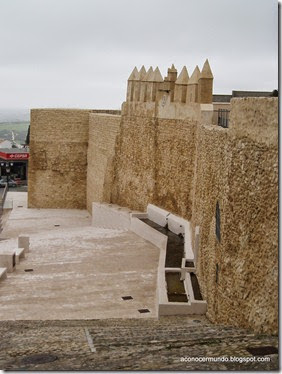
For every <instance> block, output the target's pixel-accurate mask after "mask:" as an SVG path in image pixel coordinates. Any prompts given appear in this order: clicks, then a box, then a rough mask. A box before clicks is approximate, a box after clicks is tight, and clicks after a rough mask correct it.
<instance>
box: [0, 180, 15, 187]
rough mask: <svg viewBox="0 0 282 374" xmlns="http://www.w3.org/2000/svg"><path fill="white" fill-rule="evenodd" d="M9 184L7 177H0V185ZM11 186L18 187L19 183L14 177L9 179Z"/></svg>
mask: <svg viewBox="0 0 282 374" xmlns="http://www.w3.org/2000/svg"><path fill="white" fill-rule="evenodd" d="M6 184H7V179H0V187H5V186H6ZM8 186H9V187H17V183H16V182H15V181H14V180H13V179H9V182H8Z"/></svg>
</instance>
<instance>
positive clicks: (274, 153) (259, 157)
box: [192, 98, 278, 333]
mask: <svg viewBox="0 0 282 374" xmlns="http://www.w3.org/2000/svg"><path fill="white" fill-rule="evenodd" d="M277 104H278V100H277V99H272V98H271V99H270V98H269V99H268V98H267V99H265V98H261V99H253V98H245V99H233V100H232V104H231V118H230V128H229V129H221V128H219V127H216V126H200V128H199V131H198V134H197V136H198V139H197V152H196V168H195V171H196V173H195V188H194V197H193V213H192V227H193V229H195V227H196V226H200V246H199V250H198V262H197V274H198V276H199V280H200V285H201V289H202V291H203V294H204V296H205V298H206V299H207V301H208V316H209V318H210V319H211V320H212V321H214V322H219V323H228V324H232V325H237V326H243V327H250V328H253V329H254V330H256V331H260V332H272V333H274V332H277V329H278V130H277V129H278V117H277V113H278V107H277ZM217 202H218V203H219V207H220V231H221V233H220V234H221V235H220V241H219V240H218V239H217V237H216V222H215V220H216V218H215V216H216V203H217Z"/></svg>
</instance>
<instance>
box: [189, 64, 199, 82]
mask: <svg viewBox="0 0 282 374" xmlns="http://www.w3.org/2000/svg"><path fill="white" fill-rule="evenodd" d="M200 74H201V72H200V69H199V66H198V65H197V66H196V67H195V69H194V71H193V74H192V75H191V78H190V79H189V81H188V84H197V83H198V80H199V78H200Z"/></svg>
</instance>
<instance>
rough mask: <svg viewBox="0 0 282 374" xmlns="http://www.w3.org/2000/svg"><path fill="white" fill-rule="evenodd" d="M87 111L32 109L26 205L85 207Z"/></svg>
mask: <svg viewBox="0 0 282 374" xmlns="http://www.w3.org/2000/svg"><path fill="white" fill-rule="evenodd" d="M88 123H89V110H75V109H74V110H72V109H33V110H31V121H30V159H29V175H28V178H29V189H28V206H29V207H30V208H77V209H85V207H86V164H87V146H88Z"/></svg>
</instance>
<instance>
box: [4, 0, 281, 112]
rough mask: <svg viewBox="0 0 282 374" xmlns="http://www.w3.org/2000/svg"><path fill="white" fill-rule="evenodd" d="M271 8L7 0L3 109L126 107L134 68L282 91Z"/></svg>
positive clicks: (258, 3) (191, 2) (192, 0)
mask: <svg viewBox="0 0 282 374" xmlns="http://www.w3.org/2000/svg"><path fill="white" fill-rule="evenodd" d="M277 13H278V3H277V1H274V0H0V109H1V108H37V107H73V108H76V107H80V108H113V109H118V108H120V105H121V103H122V102H123V101H124V100H125V95H126V85H127V78H128V76H129V75H130V73H131V71H132V69H133V68H134V66H135V65H136V66H137V68H138V69H140V68H141V66H142V65H143V64H144V65H145V67H146V69H148V68H149V67H150V65H152V66H153V67H154V68H155V67H156V66H159V68H160V71H161V73H162V75H163V76H164V75H166V71H167V68H168V67H169V66H170V65H171V64H172V63H174V64H175V66H176V68H177V69H178V71H179V72H180V70H181V69H182V66H183V65H186V66H187V69H188V72H189V74H190V75H191V74H192V72H193V70H194V68H195V66H196V64H198V65H199V67H200V69H201V68H202V66H203V63H204V61H205V59H206V58H208V59H209V61H210V65H211V68H212V71H213V74H214V93H218V94H219V93H231V91H232V89H235V90H267V91H272V90H273V89H274V88H277V86H278V83H277V66H278V63H277V58H278V57H277V56H278V55H277V46H278V35H277V27H278V22H277Z"/></svg>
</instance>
